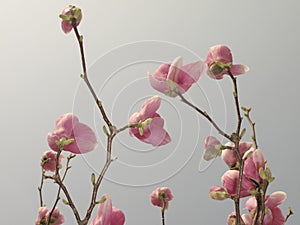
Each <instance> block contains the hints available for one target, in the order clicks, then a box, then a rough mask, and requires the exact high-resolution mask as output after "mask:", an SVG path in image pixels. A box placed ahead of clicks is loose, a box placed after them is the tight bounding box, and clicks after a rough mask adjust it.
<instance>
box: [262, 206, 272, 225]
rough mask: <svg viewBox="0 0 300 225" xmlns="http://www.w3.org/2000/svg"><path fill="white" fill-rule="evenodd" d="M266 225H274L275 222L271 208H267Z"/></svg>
mask: <svg viewBox="0 0 300 225" xmlns="http://www.w3.org/2000/svg"><path fill="white" fill-rule="evenodd" d="M263 224H264V225H274V224H273V214H272V212H271V210H270V209H267V210H266V211H265V217H264V223H263Z"/></svg>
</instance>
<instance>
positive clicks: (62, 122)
mask: <svg viewBox="0 0 300 225" xmlns="http://www.w3.org/2000/svg"><path fill="white" fill-rule="evenodd" d="M77 123H79V120H78V117H77V116H74V115H73V114H72V113H66V114H63V115H61V116H60V117H58V119H57V120H56V121H55V124H56V127H55V130H54V132H55V133H57V134H58V133H63V135H65V137H66V138H70V136H71V134H72V128H73V127H74V126H75V125H76V124H77Z"/></svg>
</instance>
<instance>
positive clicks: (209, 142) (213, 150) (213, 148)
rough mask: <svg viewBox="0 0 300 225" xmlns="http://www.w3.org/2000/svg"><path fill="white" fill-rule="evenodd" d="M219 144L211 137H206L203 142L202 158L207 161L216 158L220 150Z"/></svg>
mask: <svg viewBox="0 0 300 225" xmlns="http://www.w3.org/2000/svg"><path fill="white" fill-rule="evenodd" d="M221 146H222V145H221V142H220V141H219V140H218V139H217V138H215V137H213V136H208V137H206V138H205V140H204V150H205V152H204V156H203V158H204V159H205V160H207V161H209V160H211V159H213V158H215V157H217V155H218V153H219V151H220V149H221Z"/></svg>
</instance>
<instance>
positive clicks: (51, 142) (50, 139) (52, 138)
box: [47, 133, 60, 152]
mask: <svg viewBox="0 0 300 225" xmlns="http://www.w3.org/2000/svg"><path fill="white" fill-rule="evenodd" d="M47 139H48V145H49V147H50V148H51V149H52V150H54V151H56V152H57V151H58V148H57V145H56V141H58V140H59V139H60V138H59V136H58V135H56V134H53V133H52V134H51V133H48V136H47Z"/></svg>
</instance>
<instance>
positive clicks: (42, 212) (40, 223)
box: [35, 207, 64, 225]
mask: <svg viewBox="0 0 300 225" xmlns="http://www.w3.org/2000/svg"><path fill="white" fill-rule="evenodd" d="M50 213H51V210H49V209H47V208H46V207H40V208H39V210H38V218H37V220H36V222H35V225H44V224H48V221H49V216H50ZM63 222H64V216H63V215H62V214H60V212H59V211H58V209H57V208H55V209H54V211H53V213H52V215H51V219H50V223H49V224H50V225H61V224H63Z"/></svg>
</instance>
